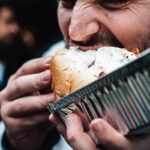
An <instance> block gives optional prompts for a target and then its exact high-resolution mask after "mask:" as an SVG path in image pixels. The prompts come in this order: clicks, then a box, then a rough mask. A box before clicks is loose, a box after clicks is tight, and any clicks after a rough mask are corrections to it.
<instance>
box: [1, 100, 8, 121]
mask: <svg viewBox="0 0 150 150" xmlns="http://www.w3.org/2000/svg"><path fill="white" fill-rule="evenodd" d="M8 110H9V107H8V105H7V103H3V104H2V105H1V118H2V120H3V121H5V120H6V118H7V117H8Z"/></svg>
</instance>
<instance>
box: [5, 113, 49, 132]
mask: <svg viewBox="0 0 150 150" xmlns="http://www.w3.org/2000/svg"><path fill="white" fill-rule="evenodd" d="M48 115H49V114H48V113H47V112H40V113H36V114H32V115H28V116H26V117H20V118H12V117H8V118H7V120H5V122H7V125H11V128H13V129H12V130H14V129H16V130H22V129H26V130H28V129H31V128H33V127H36V126H37V125H40V124H43V123H46V122H48ZM16 127H19V128H16ZM11 128H10V130H11ZM13 132H14V131H13Z"/></svg>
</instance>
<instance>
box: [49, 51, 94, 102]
mask: <svg viewBox="0 0 150 150" xmlns="http://www.w3.org/2000/svg"><path fill="white" fill-rule="evenodd" d="M66 51H68V50H67V49H61V50H59V51H58V52H57V53H56V55H55V57H53V59H52V61H51V65H50V70H51V75H52V84H51V88H52V89H53V91H54V93H55V96H56V99H57V100H58V99H60V98H62V97H64V96H66V95H68V94H69V93H71V92H73V91H75V90H76V89H79V88H80V87H83V86H85V85H86V84H88V83H90V82H92V81H94V80H95V79H96V77H95V78H92V77H90V76H87V75H86V74H85V73H84V71H80V70H78V71H75V70H73V69H72V68H71V67H70V63H71V62H70V60H69V59H67V58H66V57H65V54H66ZM64 60H65V61H64Z"/></svg>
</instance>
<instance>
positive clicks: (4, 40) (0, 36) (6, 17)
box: [0, 7, 19, 45]
mask: <svg viewBox="0 0 150 150" xmlns="http://www.w3.org/2000/svg"><path fill="white" fill-rule="evenodd" d="M18 32H19V28H18V24H17V23H16V21H15V20H14V13H13V11H12V10H11V9H10V8H7V7H4V8H2V9H1V10H0V44H2V45H9V44H11V43H12V42H13V40H14V38H15V36H16V35H17V34H18Z"/></svg>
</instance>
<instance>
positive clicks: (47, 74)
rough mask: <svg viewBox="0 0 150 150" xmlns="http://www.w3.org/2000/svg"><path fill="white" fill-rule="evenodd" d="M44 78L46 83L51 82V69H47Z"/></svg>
mask: <svg viewBox="0 0 150 150" xmlns="http://www.w3.org/2000/svg"><path fill="white" fill-rule="evenodd" d="M42 80H43V81H44V82H45V83H48V82H50V71H49V70H46V71H45V72H44V73H43V75H42Z"/></svg>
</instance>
